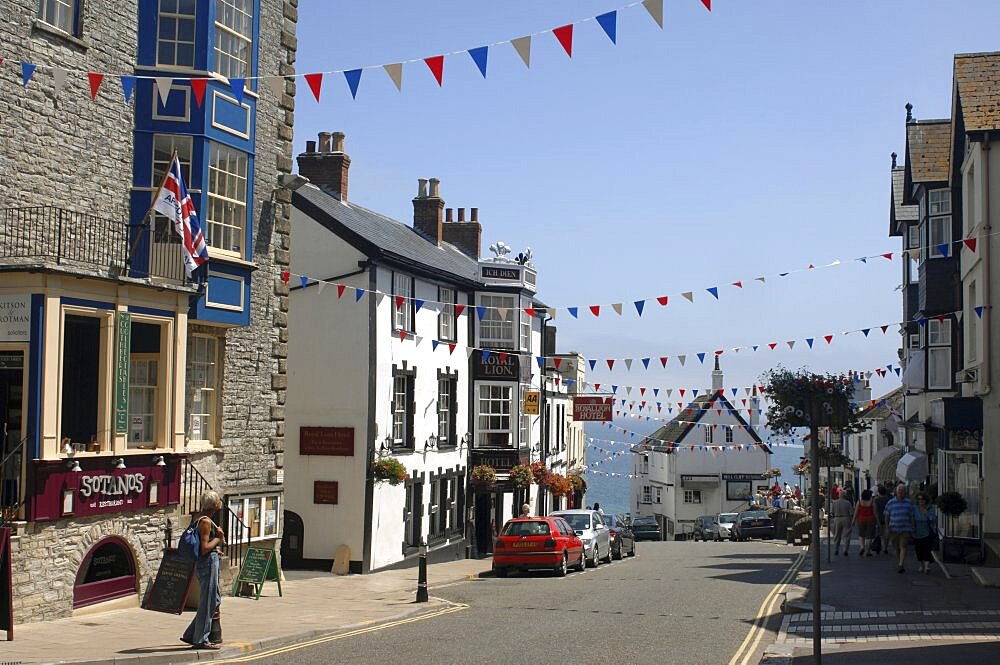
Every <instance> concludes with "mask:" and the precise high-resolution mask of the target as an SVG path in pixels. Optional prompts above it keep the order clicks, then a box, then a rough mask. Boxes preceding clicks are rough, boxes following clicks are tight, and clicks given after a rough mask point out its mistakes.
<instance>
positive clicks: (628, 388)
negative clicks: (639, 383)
mask: <svg viewBox="0 0 1000 665" xmlns="http://www.w3.org/2000/svg"><path fill="white" fill-rule="evenodd" d="M625 394H626V395H631V394H632V386H625ZM633 404H634V402H633Z"/></svg>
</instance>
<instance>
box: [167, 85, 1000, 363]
mask: <svg viewBox="0 0 1000 665" xmlns="http://www.w3.org/2000/svg"><path fill="white" fill-rule="evenodd" d="M168 90H169V87H168ZM998 234H1000V231H998V232H997V233H995V234H990V235H998ZM955 243H958V244H960V245H961V246H962V247H965V248H966V249H968V250H969V251H970V252H972V253H975V252H976V247H977V243H976V239H975V238H966V239H962V240H955V241H953V242H952V243H951V244H955ZM928 249H929V247H924V248H913V249H909V250H904V251H903V252H900V253H893V252H884V253H882V254H873V255H870V256H862V257H859V258H857V259H855V260H854V261H853V262H847V263H845V262H843V261H841V260H839V259H835V260H833V261H831V262H829V263H826V264H823V265H817V264H815V263H810V264H808V266H807V267H805V268H798V269H794V270H787V271H785V272H780V273H777V276H778V277H779V278H786V277H789V276H792V275H799V274H804V273H807V272H809V271H812V270H818V269H821V268H833V267H837V266H844V265H850V264H851V263H862V264H864V265H870V264H869V262H868V260H869V259H877V258H881V259H885V260H889V261H892V260H894V258H895V257H899V258H900V259H904V260H906V259H908V258H909V256H910V253H914V254H916V253H918V252H922V251H925V250H928ZM937 251H938V253H942V252H940V248H938V250H937ZM290 274H292V275H294V276H297V277H308V280H309V283H310V284H311V283H315V282H319V281H322V280H319V279H317V278H314V277H311V276H305V275H296V274H295V273H290ZM767 280H768V276H767V275H760V276H757V277H755V278H753V279H752V280H751V279H738V280H735V281H732V282H727V284H728V286H731V287H733V288H734V289H739V290H741V291H743V290H744V286H745V284H746V283H752V282H759V283H760V284H762V285H765V286H766V285H767ZM331 283H333V282H327V286H329V285H330V284H331ZM704 291H705V292H706V293H708V294H710V295H711V296H712V300H715V301H718V300H721V299H722V296H723V295H724V294H723V293H722V292H721V291H720V287H719V286H710V287H707V288H705V289H704ZM367 292H368V293H375V294H377V293H381V292H380V291H377V290H375V291H367ZM699 292H700V291H683V292H680V293H676V294H668V295H661V296H656V297H655V298H654V297H650V298H643V299H640V300H633V299H631V298H623V299H622V300H620V301H618V302H614V303H601V304H594V305H587V306H584V307H583V308H582V309H584V311H585V312H589V313H590V315H591V316H593V317H594V318H600V317H601V315H602V314H606V312H607V311H608V308H610V309H611V310H612V311H614V313H615V314H616V315H618V316H622V315H623V313H624V311H625V310H624V306H625V304H626V303H628V302H631V303H632V305H633V308H634V310H635V316H636V317H637V318H642V316H643V314H644V313H645V312H646V311H647V309H646V304H647V303H648V302H650V301H655V302H656V303H657V304H659V305H660V306H661V307H667V306H669V304H670V296H671V295H675V296H676V295H679V296H681V297H682V298H684V299H685V300H687V301H688V302H690V303H694V302H695V300H696V299H697V298H696V297H695V294H696V293H699ZM703 299H704V298H703ZM425 302H427V303H429V304H432V305H434V306H442V305H451V304H452V303H443V302H437V301H433V300H427V301H425ZM502 309H503V308H500V307H492V306H489V307H488V306H483V307H479V308H477V311H478V312H479V318H480V320H482V318H483V317H484V316H486V315H487V314H488V313H490V312H494V311H500V310H502ZM580 309H581V307H580V306H578V305H573V306H558V307H535V308H525V310H524V311H525V312H526V313H528V315H529V316H536V315H537V316H545V315H548V316H551V317H552V318H555V317H556V314H557V312H558V311H559V310H565V311H566V312H567V313H568V314H569V315H570V316H572V317H573V318H574V319H579V318H580ZM501 318H502V319H503V320H507V317H506V315H505V314H504V315H503V316H501ZM822 339H824V340H825V341H826V343H827V344H830V343H832V341H833V338H832V337H831V338H829V339H827V338H826V336H823V337H822ZM812 340H813V341H812V342H810V341H808V340H806V343H807V344H808V345H809V346H810V347H811V346H812V344H813V343H814V342H815V340H816V338H812ZM791 346H794V342H793V343H792V344H791ZM754 350H756V349H754Z"/></svg>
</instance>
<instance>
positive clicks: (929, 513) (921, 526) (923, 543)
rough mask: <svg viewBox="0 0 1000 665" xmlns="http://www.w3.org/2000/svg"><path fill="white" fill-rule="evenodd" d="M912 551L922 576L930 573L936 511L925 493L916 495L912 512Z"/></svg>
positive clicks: (935, 533)
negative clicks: (922, 573) (914, 552)
mask: <svg viewBox="0 0 1000 665" xmlns="http://www.w3.org/2000/svg"><path fill="white" fill-rule="evenodd" d="M913 524H914V528H913V549H914V551H916V553H917V561H919V562H920V566H921V569H922V570H923V572H924V574H925V575H926V574H927V573H929V572H930V567H931V562H932V561H933V557H932V556H931V552H932V551H933V549H934V540H935V536H936V535H937V511H936V510H934V506H932V505H931V501H930V497H929V496H927V493H926V492H920V493H919V494H917V505H916V506H915V508H914V510H913Z"/></svg>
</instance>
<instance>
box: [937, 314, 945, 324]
mask: <svg viewBox="0 0 1000 665" xmlns="http://www.w3.org/2000/svg"><path fill="white" fill-rule="evenodd" d="M937 320H938V323H944V314H938V317H937Z"/></svg>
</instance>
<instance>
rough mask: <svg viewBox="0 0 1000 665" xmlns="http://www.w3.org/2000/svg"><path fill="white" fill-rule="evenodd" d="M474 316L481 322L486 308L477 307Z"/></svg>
mask: <svg viewBox="0 0 1000 665" xmlns="http://www.w3.org/2000/svg"><path fill="white" fill-rule="evenodd" d="M476 316H478V317H479V320H480V321H482V320H483V317H484V316H486V308H485V307H477V308H476Z"/></svg>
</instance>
